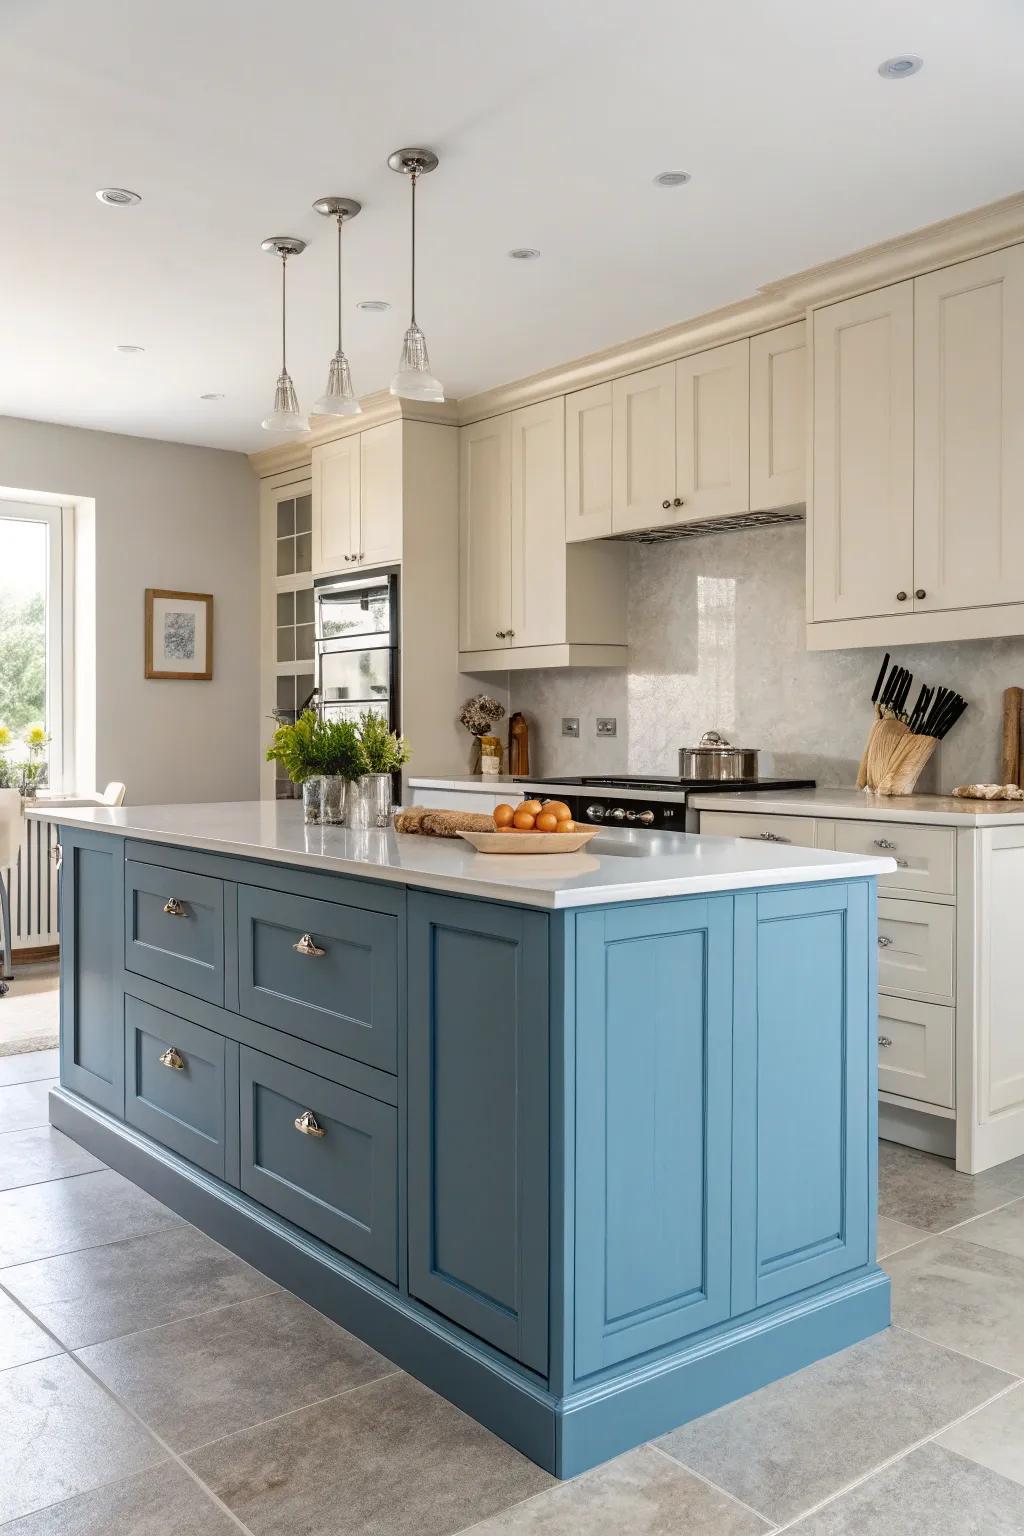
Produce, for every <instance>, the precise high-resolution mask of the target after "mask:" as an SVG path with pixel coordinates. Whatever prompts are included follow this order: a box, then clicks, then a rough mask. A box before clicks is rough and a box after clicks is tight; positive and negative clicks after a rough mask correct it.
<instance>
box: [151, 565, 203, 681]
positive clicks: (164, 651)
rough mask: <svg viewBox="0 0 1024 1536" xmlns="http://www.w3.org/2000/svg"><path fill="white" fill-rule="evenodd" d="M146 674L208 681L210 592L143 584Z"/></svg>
mask: <svg viewBox="0 0 1024 1536" xmlns="http://www.w3.org/2000/svg"><path fill="white" fill-rule="evenodd" d="M146 676H147V677H166V678H177V679H178V680H179V681H191V682H206V683H208V682H209V681H210V679H211V678H212V677H213V598H212V597H211V596H210V594H209V593H206V592H164V591H163V590H162V589H161V588H159V587H147V588H146Z"/></svg>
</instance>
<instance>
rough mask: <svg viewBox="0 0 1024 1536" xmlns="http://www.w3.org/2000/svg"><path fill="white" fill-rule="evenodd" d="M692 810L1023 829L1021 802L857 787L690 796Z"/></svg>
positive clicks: (939, 825)
mask: <svg viewBox="0 0 1024 1536" xmlns="http://www.w3.org/2000/svg"><path fill="white" fill-rule="evenodd" d="M690 805H691V807H693V808H694V809H696V810H698V811H751V812H757V813H758V814H760V815H765V816H828V817H835V818H837V819H838V820H844V819H848V820H859V821H909V822H918V823H920V824H921V825H923V826H933V827H989V826H1003V827H1013V826H1022V825H1024V800H958V799H956V798H955V797H954V796H952V795H875V794H870V793H868V792H867V791H866V790H863V789H787V790H783V791H779V790H770V789H766V790H752V791H750V792H749V793H746V794H742V793H741V794H729V793H728V792H725V793H721V794H712V795H706V794H705V795H701V794H695V795H692V796H691V797H690Z"/></svg>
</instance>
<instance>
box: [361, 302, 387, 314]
mask: <svg viewBox="0 0 1024 1536" xmlns="http://www.w3.org/2000/svg"><path fill="white" fill-rule="evenodd" d="M390 308H391V305H390V304H389V303H388V301H387V299H360V300H359V303H358V304H357V305H356V309H366V310H369V312H370V314H372V315H382V314H383V313H384V312H385V310H388V309H390Z"/></svg>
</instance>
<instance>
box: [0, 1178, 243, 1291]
mask: <svg viewBox="0 0 1024 1536" xmlns="http://www.w3.org/2000/svg"><path fill="white" fill-rule="evenodd" d="M94 1171H95V1172H96V1173H99V1172H100V1171H101V1170H100V1169H98V1168H97V1169H95V1170H94ZM69 1177H70V1178H80V1177H82V1175H80V1174H71V1175H69ZM42 1182H43V1183H44V1184H66V1183H67V1180H66V1179H44V1180H42ZM17 1188H19V1189H34V1188H35V1185H34V1184H19V1185H18V1186H17ZM179 1224H180V1225H181V1226H186V1227H188V1226H191V1225H192V1223H191V1222H188V1221H184V1220H183V1219H182V1217H180V1216H177V1215H175V1213H174V1212H173V1211H172V1210H170V1207H168V1216H167V1220H166V1221H161V1222H159V1223H158V1224H157V1225H156V1226H154V1227H151V1228H150V1229H149V1230H148V1231H147V1232H125V1233H124V1234H123V1235H122V1236H121V1237H108V1238H107V1240H106V1242H105V1243H83V1244H82V1246H81V1248H59V1249H58V1250H57V1252H56V1253H40V1254H37V1255H36V1257H35V1258H34V1259H16V1260H15V1261H14V1263H13V1264H0V1276H2V1275H3V1274H4V1272H5V1271H6V1270H8V1269H24V1267H25V1265H26V1264H45V1263H46V1261H47V1259H63V1258H65V1257H66V1256H67V1255H68V1254H72V1253H91V1252H92V1250H93V1249H94V1248H112V1247H113V1246H114V1244H115V1243H130V1242H131V1241H132V1240H133V1239H134V1238H142V1237H153V1236H154V1235H155V1234H156V1233H157V1232H160V1231H162V1230H163V1228H164V1227H173V1226H177V1225H179ZM199 1230H200V1229H199V1228H198V1227H197V1228H196V1231H199ZM228 1251H229V1252H230V1249H229V1250H228ZM242 1262H243V1263H244V1262H245V1260H244V1259H243V1261H242ZM250 1268H252V1266H251V1265H250ZM2 1284H3V1281H2V1279H0V1285H2Z"/></svg>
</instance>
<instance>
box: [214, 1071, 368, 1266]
mask: <svg viewBox="0 0 1024 1536" xmlns="http://www.w3.org/2000/svg"><path fill="white" fill-rule="evenodd" d="M238 1077H239V1103H240V1116H241V1119H240V1142H241V1179H240V1183H241V1187H242V1189H243V1190H244V1191H245V1193H246V1194H247V1195H252V1197H253V1199H255V1200H259V1201H260V1203H261V1204H262V1205H265V1206H268V1207H269V1209H270V1210H272V1211H276V1212H277V1213H278V1215H279V1216H285V1217H287V1219H288V1220H289V1221H293V1222H294V1223H295V1225H296V1226H298V1227H302V1228H303V1229H304V1230H305V1231H306V1232H312V1233H313V1234H314V1235H315V1236H316V1237H319V1238H322V1239H323V1241H324V1242H325V1243H329V1244H330V1245H331V1247H332V1248H337V1250H338V1252H339V1253H344V1254H347V1255H348V1257H349V1258H351V1259H355V1260H356V1261H357V1262H358V1263H360V1264H365V1265H366V1267H367V1269H372V1270H374V1271H375V1272H376V1273H377V1274H379V1275H383V1277H384V1278H385V1280H391V1281H392V1282H394V1281H397V1279H398V1124H397V1119H398V1111H397V1110H396V1109H395V1108H394V1106H393V1105H390V1104H381V1103H379V1102H378V1101H377V1100H376V1099H371V1098H369V1097H368V1096H367V1095H366V1094H364V1093H356V1092H355V1091H354V1089H351V1088H345V1087H343V1086H342V1085H341V1084H340V1083H334V1082H330V1081H328V1079H327V1078H324V1077H318V1076H316V1075H314V1074H313V1073H312V1072H305V1071H303V1070H302V1069H301V1068H300V1067H293V1066H291V1065H289V1064H288V1063H287V1062H283V1061H278V1060H277V1059H276V1058H275V1057H273V1056H265V1055H263V1053H262V1052H261V1051H254V1050H251V1049H250V1048H249V1047H248V1046H244V1045H243V1046H242V1048H241V1053H240V1059H239V1073H238Z"/></svg>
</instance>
